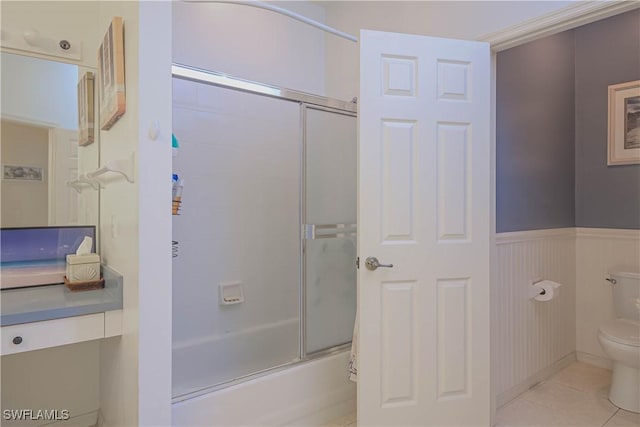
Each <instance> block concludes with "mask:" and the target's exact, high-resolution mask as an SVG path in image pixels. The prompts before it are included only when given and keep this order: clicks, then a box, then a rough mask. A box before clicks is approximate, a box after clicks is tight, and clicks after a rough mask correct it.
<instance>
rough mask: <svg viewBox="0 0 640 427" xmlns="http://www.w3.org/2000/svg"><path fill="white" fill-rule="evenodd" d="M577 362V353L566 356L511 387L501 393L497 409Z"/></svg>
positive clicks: (497, 399) (497, 400)
mask: <svg viewBox="0 0 640 427" xmlns="http://www.w3.org/2000/svg"><path fill="white" fill-rule="evenodd" d="M575 361H576V353H575V352H571V353H569V354H567V355H566V356H564V357H563V358H561V359H560V360H557V361H556V362H554V363H552V364H551V365H549V366H547V367H546V368H544V369H541V370H540V371H538V372H537V373H535V374H533V375H531V376H530V377H529V378H527V379H526V380H524V381H522V382H521V383H520V384H518V385H516V386H514V387H511V388H510V389H509V390H507V391H505V392H503V393H500V394H499V395H498V396H497V397H496V407H497V408H500V407H502V406H504V405H506V404H507V403H509V402H510V401H512V400H513V399H515V398H516V397H518V396H520V395H521V394H522V393H524V392H525V391H527V390H529V389H530V388H531V387H533V386H534V385H536V384H538V383H539V382H541V381H544V380H546V379H547V378H549V377H551V376H553V375H554V374H555V373H557V372H560V371H561V370H562V369H564V368H566V367H567V366H569V365H570V364H572V363H573V362H575Z"/></svg>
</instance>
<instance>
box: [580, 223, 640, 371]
mask: <svg viewBox="0 0 640 427" xmlns="http://www.w3.org/2000/svg"><path fill="white" fill-rule="evenodd" d="M576 230H577V235H576V268H577V271H576V305H577V312H576V323H577V328H576V349H577V351H578V359H580V360H584V361H587V362H591V363H595V364H598V365H601V366H605V367H607V366H609V365H610V362H609V361H608V360H607V355H606V354H605V353H604V352H603V350H602V347H601V346H600V342H599V341H598V329H599V328H600V326H601V325H602V324H604V323H606V322H607V321H609V320H612V319H615V318H616V316H615V313H614V310H613V293H612V289H611V287H612V285H611V284H610V283H609V282H607V281H606V280H605V278H607V277H609V273H610V272H611V271H612V270H622V271H631V272H634V271H635V272H638V271H640V230H617V229H605V228H578V229H576Z"/></svg>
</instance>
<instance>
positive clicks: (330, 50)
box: [322, 1, 571, 100]
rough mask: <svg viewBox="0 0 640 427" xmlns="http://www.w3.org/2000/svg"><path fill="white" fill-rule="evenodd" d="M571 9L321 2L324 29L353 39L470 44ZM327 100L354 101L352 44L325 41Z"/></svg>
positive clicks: (549, 4)
mask: <svg viewBox="0 0 640 427" xmlns="http://www.w3.org/2000/svg"><path fill="white" fill-rule="evenodd" d="M569 4H571V2H570V1H414V2H412V1H325V2H322V5H324V6H325V7H326V23H327V25H330V26H332V27H335V28H337V29H339V30H342V31H345V32H347V33H350V34H352V35H355V36H356V37H359V32H360V30H361V29H367V30H380V31H391V32H401V33H411V34H422V35H428V36H436V37H448V38H459V39H469V40H474V39H477V38H479V37H480V36H482V35H485V34H487V33H492V32H494V31H497V30H500V29H502V28H506V27H509V26H512V25H515V24H517V23H520V22H522V21H526V20H529V19H532V18H535V17H536V16H540V15H543V14H545V13H548V12H551V11H553V10H557V9H560V8H562V7H565V6H567V5H569ZM326 40H327V42H326V43H327V53H326V64H327V70H326V78H327V82H326V87H327V96H329V97H332V98H338V99H344V100H350V99H351V98H352V97H354V96H358V90H359V82H358V79H359V77H358V76H359V68H358V61H359V59H358V58H359V52H358V46H359V45H358V44H356V43H352V42H350V41H347V40H345V39H342V38H338V37H335V36H331V35H327V36H326Z"/></svg>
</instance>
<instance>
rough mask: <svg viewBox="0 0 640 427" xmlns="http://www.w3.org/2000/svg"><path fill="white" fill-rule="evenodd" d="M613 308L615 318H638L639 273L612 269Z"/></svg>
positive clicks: (639, 316)
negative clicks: (613, 281) (613, 282)
mask: <svg viewBox="0 0 640 427" xmlns="http://www.w3.org/2000/svg"><path fill="white" fill-rule="evenodd" d="M610 276H611V278H612V279H614V280H615V284H614V285H612V287H613V308H614V310H615V314H616V317H617V318H619V319H620V318H622V319H634V320H640V273H637V272H628V271H612V272H611V273H610Z"/></svg>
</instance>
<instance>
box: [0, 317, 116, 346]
mask: <svg viewBox="0 0 640 427" xmlns="http://www.w3.org/2000/svg"><path fill="white" fill-rule="evenodd" d="M1 333H2V355H5V354H13V353H20V352H23V351H30V350H38V349H41V348H46V347H55V346H59V345H65V344H72V343H76V342H81V341H90V340H95V339H98V338H102V337H104V313H96V314H88V315H86V316H76V317H66V318H64V319H55V320H46V321H43V322H33V323H24V324H20V325H12V326H3V327H2V328H1Z"/></svg>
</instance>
